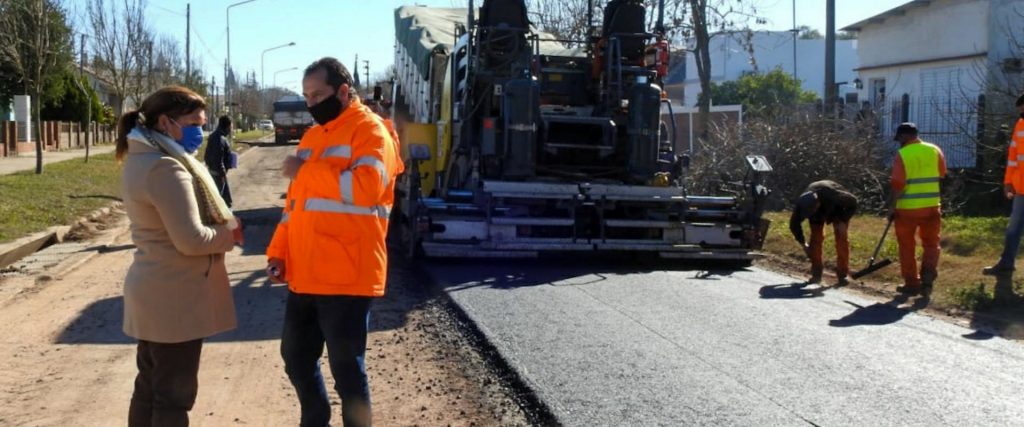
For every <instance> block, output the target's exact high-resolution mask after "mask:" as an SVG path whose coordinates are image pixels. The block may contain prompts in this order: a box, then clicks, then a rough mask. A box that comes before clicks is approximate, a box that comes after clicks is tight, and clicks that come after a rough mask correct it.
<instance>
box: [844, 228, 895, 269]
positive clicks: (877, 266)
mask: <svg viewBox="0 0 1024 427" xmlns="http://www.w3.org/2000/svg"><path fill="white" fill-rule="evenodd" d="M893 219H894V218H893V217H890V218H889V222H888V223H887V224H885V231H883V232H882V238H881V239H879V240H878V246H875V253H874V254H872V255H871V259H869V260H868V266H867V267H864V268H863V269H862V270H860V271H857V272H855V273H853V275H851V276H850V277H852V278H854V279H860V278H861V277H864V276H867V275H869V274H871V273H874V272H876V271H878V270H881V269H883V268H885V267H886V266H888V265H889V264H892V260H891V259H889V258H886V259H883V260H881V261H878V262H877V263H876V262H875V259H877V258H878V252H879V251H881V250H882V244H884V243H885V236H886V235H888V234H889V228H890V227H892V221H893Z"/></svg>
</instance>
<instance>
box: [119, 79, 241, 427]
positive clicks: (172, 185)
mask: <svg viewBox="0 0 1024 427" xmlns="http://www.w3.org/2000/svg"><path fill="white" fill-rule="evenodd" d="M205 110H206V102H205V101H204V100H203V98H202V97H200V96H199V95H198V94H196V93H195V92H193V91H191V90H189V89H187V88H183V87H174V86H172V87H166V88H163V89H160V90H158V91H156V92H155V93H153V94H152V95H150V96H149V97H147V98H146V99H145V100H144V101H142V106H141V107H140V108H139V109H138V110H136V111H131V112H128V113H126V114H124V116H122V117H121V119H120V121H119V123H118V133H117V148H116V156H117V159H118V160H119V161H121V162H122V163H123V166H124V172H123V175H122V180H121V192H122V196H123V199H124V207H125V210H126V211H127V213H128V219H129V220H130V221H131V235H132V241H133V242H134V243H135V245H136V247H137V248H138V249H137V250H136V251H135V254H134V259H133V261H132V264H131V267H129V269H128V274H127V277H125V279H124V333H125V334H127V335H128V336H130V337H133V338H135V339H137V340H138V350H137V354H136V364H137V366H138V375H137V376H136V377H135V390H134V392H133V393H132V398H131V404H130V406H129V409H128V425H129V426H131V427H137V426H187V425H188V423H189V420H188V411H189V410H191V409H192V405H193V404H194V403H195V399H196V393H197V391H198V387H199V382H198V373H199V354H200V351H201V349H202V346H203V339H204V338H207V337H210V336H212V335H215V334H217V333H220V332H224V331H228V330H231V329H234V328H235V306H234V303H233V301H232V297H231V288H230V286H231V284H230V281H229V280H228V272H227V268H226V267H225V264H224V253H225V252H227V251H230V250H231V249H232V247H233V246H234V245H235V244H236V243H241V242H242V232H241V230H242V229H241V224H240V223H239V221H238V220H237V219H236V218H235V217H234V216H233V215H232V214H231V210H230V209H228V207H227V205H226V204H225V203H224V201H223V200H222V199H221V197H220V194H219V193H218V191H217V188H216V187H215V184H214V181H213V178H212V177H211V176H210V174H209V172H207V170H206V168H205V167H203V165H202V163H199V161H197V160H196V159H195V158H193V157H192V154H191V153H194V152H195V151H196V150H197V149H198V148H199V146H200V145H202V143H203V131H202V125H203V124H205V123H206V113H205Z"/></svg>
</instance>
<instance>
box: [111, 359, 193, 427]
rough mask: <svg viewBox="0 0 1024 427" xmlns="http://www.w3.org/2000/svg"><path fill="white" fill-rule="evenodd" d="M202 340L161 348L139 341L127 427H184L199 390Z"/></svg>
mask: <svg viewBox="0 0 1024 427" xmlns="http://www.w3.org/2000/svg"><path fill="white" fill-rule="evenodd" d="M202 348H203V340H201V339H199V340H194V341H186V342H183V343H177V344H163V343H155V342H150V341H143V340H139V347H138V352H137V355H136V359H135V360H136V364H138V367H139V374H138V376H136V377H135V392H134V393H132V402H131V405H130V406H129V409H128V426H129V427H141V426H154V427H155V426H160V427H164V426H168V427H170V426H175V427H177V426H187V425H188V411H189V410H191V409H192V405H193V404H194V403H195V402H196V393H197V392H198V390H199V378H198V376H199V353H200V351H201V350H202Z"/></svg>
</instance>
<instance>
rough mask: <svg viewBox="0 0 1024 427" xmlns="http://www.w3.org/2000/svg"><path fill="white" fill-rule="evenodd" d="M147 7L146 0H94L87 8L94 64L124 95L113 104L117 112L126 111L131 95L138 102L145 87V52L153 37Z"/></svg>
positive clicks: (112, 86)
mask: <svg viewBox="0 0 1024 427" xmlns="http://www.w3.org/2000/svg"><path fill="white" fill-rule="evenodd" d="M108 5H109V7H108ZM145 9H146V3H145V0H124V8H123V9H119V8H118V4H117V2H116V1H112V2H110V3H109V4H108V3H107V1H106V0H92V1H90V2H88V6H87V8H86V15H87V16H88V20H89V23H90V26H91V27H92V37H91V38H90V41H91V50H92V53H93V64H92V66H93V68H94V69H95V70H96V71H97V72H98V73H99V74H101V75H102V76H103V77H105V78H107V79H108V80H110V82H111V89H113V92H114V94H115V95H117V97H118V98H120V99H121V103H120V104H119V105H115V106H114V112H115V114H117V116H120V115H121V114H122V113H124V103H125V101H127V100H128V98H129V96H130V97H132V98H133V100H134V102H135V103H139V102H141V94H142V92H143V91H144V90H145V88H143V87H142V86H144V85H143V81H144V79H145V76H146V71H147V68H148V65H149V60H148V59H149V58H148V57H147V56H146V53H147V52H148V50H149V47H150V45H151V43H152V40H153V37H152V35H151V33H150V31H149V29H148V27H147V25H146V18H145Z"/></svg>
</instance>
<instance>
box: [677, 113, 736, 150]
mask: <svg viewBox="0 0 1024 427" xmlns="http://www.w3.org/2000/svg"><path fill="white" fill-rule="evenodd" d="M669 111H670V109H669V108H668V107H667V106H664V105H663V106H662V108H661V115H662V120H663V121H664V122H665V123H666V124H669V126H671V124H670V123H671V122H670V121H669V120H668V116H669V115H670V113H669ZM699 111H700V110H699V109H698V108H696V107H684V106H682V105H673V106H672V108H671V115H672V117H673V118H674V119H675V129H674V131H675V132H674V133H673V129H668V131H669V133H670V134H671V135H672V139H673V143H674V147H675V149H676V152H684V151H689V152H691V153H692V152H693V151H694V148H695V144H696V142H697V138H699V137H700V135H701V133H702V132H703V131H704V129H702V128H701V127H700V120H698V118H697V115H698V113H699ZM708 122H709V124H710V125H711V126H716V125H726V124H736V125H740V126H742V125H743V106H742V105H716V106H712V107H711V114H710V117H709V118H708Z"/></svg>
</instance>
